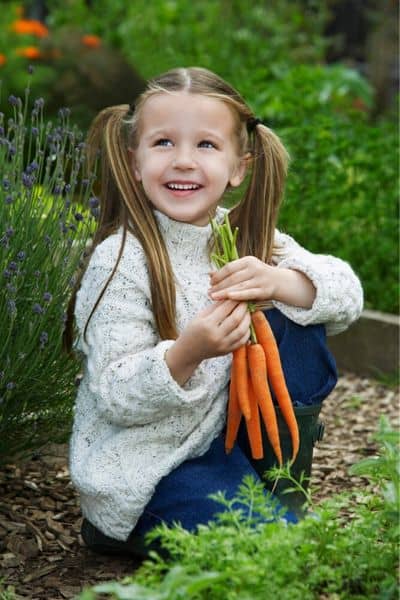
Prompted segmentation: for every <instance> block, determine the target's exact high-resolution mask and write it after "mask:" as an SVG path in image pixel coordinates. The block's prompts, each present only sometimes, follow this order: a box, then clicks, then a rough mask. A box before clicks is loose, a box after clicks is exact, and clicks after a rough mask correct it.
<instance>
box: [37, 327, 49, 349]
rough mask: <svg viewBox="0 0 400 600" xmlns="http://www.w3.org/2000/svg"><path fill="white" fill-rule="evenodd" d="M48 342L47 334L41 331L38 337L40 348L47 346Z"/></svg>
mask: <svg viewBox="0 0 400 600" xmlns="http://www.w3.org/2000/svg"><path fill="white" fill-rule="evenodd" d="M48 341H49V334H48V333H47V331H42V333H41V334H40V336H39V342H40V347H41V348H44V346H45V345H46V344H47V342H48Z"/></svg>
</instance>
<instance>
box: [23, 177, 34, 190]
mask: <svg viewBox="0 0 400 600" xmlns="http://www.w3.org/2000/svg"><path fill="white" fill-rule="evenodd" d="M33 182H34V178H33V177H32V176H30V175H28V174H27V173H22V185H24V186H25V187H26V188H27V189H28V190H30V189H32V187H33Z"/></svg>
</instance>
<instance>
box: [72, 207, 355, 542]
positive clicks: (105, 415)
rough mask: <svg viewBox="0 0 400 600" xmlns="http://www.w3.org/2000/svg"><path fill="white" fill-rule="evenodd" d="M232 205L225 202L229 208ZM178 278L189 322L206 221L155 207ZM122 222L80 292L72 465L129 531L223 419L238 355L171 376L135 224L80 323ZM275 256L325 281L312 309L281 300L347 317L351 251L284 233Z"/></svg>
mask: <svg viewBox="0 0 400 600" xmlns="http://www.w3.org/2000/svg"><path fill="white" fill-rule="evenodd" d="M224 212H225V211H223V210H222V209H219V211H218V215H219V217H220V218H222V217H223V214H224ZM155 215H156V218H157V221H158V224H159V227H160V231H161V233H162V235H163V237H164V239H165V242H166V245H167V249H168V252H169V255H170V259H171V263H172V267H173V271H174V275H175V278H176V308H177V326H178V331H181V330H182V329H183V328H184V327H185V326H186V325H187V324H188V322H189V321H190V320H191V319H192V318H193V317H194V316H195V315H196V314H197V313H198V312H199V311H200V310H201V309H203V308H204V307H205V306H207V305H208V304H210V302H211V301H210V299H209V298H208V295H207V290H208V288H209V272H210V270H212V269H213V266H212V265H211V263H210V260H209V255H208V241H209V238H210V235H211V229H210V226H206V227H197V226H194V225H188V224H186V223H179V222H177V221H173V220H171V219H169V218H168V217H167V216H165V215H163V214H162V213H160V212H158V211H155ZM121 239H122V230H121V229H120V230H119V231H118V232H117V233H116V234H114V235H111V236H110V237H108V238H107V239H106V240H104V241H103V242H102V243H101V244H99V245H98V246H97V248H96V249H95V251H94V253H93V255H92V257H91V259H90V262H89V265H88V268H87V270H86V272H85V275H84V277H83V280H82V283H81V287H80V289H79V291H78V294H77V301H76V308H75V317H76V324H77V328H78V339H77V342H76V348H77V350H78V351H80V352H81V353H82V356H83V379H82V381H81V384H80V386H79V390H78V394H77V399H76V405H75V417H74V426H73V433H72V437H71V442H70V472H71V477H72V481H73V483H74V485H75V487H76V488H77V490H78V491H79V493H80V501H81V508H82V513H83V515H84V516H85V517H86V518H87V519H88V520H89V521H90V522H91V523H92V524H93V525H95V526H96V527H97V528H98V529H100V530H101V531H102V532H103V533H105V534H106V535H108V536H110V537H112V538H115V539H119V540H126V539H127V538H128V536H129V534H130V533H131V531H132V529H133V528H134V526H135V524H136V522H137V520H138V519H139V517H140V515H141V514H142V512H143V510H144V508H145V506H146V504H147V503H148V502H149V500H150V498H151V496H152V494H153V492H154V489H155V486H156V485H157V483H158V482H159V481H160V479H161V478H162V477H164V476H165V475H167V474H168V473H170V472H171V470H173V469H174V468H176V467H177V466H178V465H180V464H181V463H182V462H183V461H185V460H188V459H190V458H194V457H196V456H201V455H202V454H204V453H205V452H206V451H207V450H208V448H209V447H210V445H211V443H212V441H213V440H214V439H215V438H216V437H217V436H218V434H219V433H220V432H221V430H222V428H223V426H224V422H225V411H226V402H227V388H228V382H229V374H230V365H231V355H227V356H222V357H217V358H212V359H208V360H205V361H203V362H202V363H201V365H200V366H199V367H198V368H197V369H196V371H195V372H194V374H193V375H192V377H190V379H189V380H188V382H187V383H186V384H185V385H184V386H182V387H181V386H179V385H178V384H177V382H176V381H175V380H174V379H173V378H172V376H171V374H170V371H169V369H168V367H167V364H166V362H165V360H164V356H165V353H166V351H167V350H168V348H169V347H170V346H171V345H172V344H173V343H174V341H173V340H164V341H161V340H160V338H159V336H158V333H157V330H156V326H155V320H154V315H153V313H152V309H151V295H150V285H149V277H148V270H147V266H146V260H145V256H144V252H143V249H142V247H141V245H140V244H139V242H138V240H137V239H136V238H135V237H134V236H133V235H131V234H128V235H127V240H126V245H125V248H124V252H123V254H122V258H121V260H120V263H119V266H118V268H117V271H116V273H115V275H114V276H113V278H112V280H111V282H110V284H109V285H108V287H107V290H106V292H105V294H104V295H103V297H102V299H101V301H100V303H99V305H98V307H97V308H96V310H95V312H94V314H93V316H92V318H91V320H90V323H89V326H88V328H87V335H86V341H85V340H84V339H83V330H84V328H85V324H86V321H87V319H88V317H89V315H90V312H91V310H92V307H93V306H94V303H95V302H96V300H97V298H98V296H99V294H100V292H101V290H102V289H103V286H104V284H105V282H106V281H107V279H108V277H109V275H110V274H111V271H112V269H113V267H114V265H115V262H116V259H117V256H118V252H119V249H120V245H121ZM276 242H277V243H278V244H279V245H280V246H281V247H282V252H281V253H280V254H279V257H278V256H275V257H274V262H275V264H276V265H277V267H278V268H279V267H281V266H283V267H290V268H295V269H297V270H300V271H303V272H304V273H306V274H307V276H308V277H310V279H311V280H312V281H313V283H314V285H315V286H316V288H317V296H316V299H315V302H314V305H313V307H312V308H311V309H310V310H304V309H298V308H294V307H289V306H285V305H282V304H281V303H274V304H275V305H276V306H277V307H279V309H280V310H281V311H282V312H283V313H285V314H286V315H287V316H288V317H289V318H290V319H292V320H293V321H295V322H297V323H299V324H309V323H316V322H319V323H320V322H323V323H326V325H327V327H328V330H332V331H336V330H342V329H344V328H346V327H347V326H348V325H349V323H350V322H351V321H353V320H355V319H356V318H357V317H358V316H359V314H360V311H361V307H362V291H361V286H360V283H359V281H358V279H357V277H356V276H355V274H354V273H353V271H352V270H351V268H350V267H349V266H348V265H347V264H346V263H344V262H343V261H341V260H339V259H336V258H333V257H330V256H320V255H318V256H317V255H314V254H312V253H310V252H307V251H306V250H304V249H303V248H301V247H300V246H299V245H298V244H297V243H296V242H295V241H294V240H292V238H290V237H289V236H286V235H284V234H281V233H279V232H277V233H276Z"/></svg>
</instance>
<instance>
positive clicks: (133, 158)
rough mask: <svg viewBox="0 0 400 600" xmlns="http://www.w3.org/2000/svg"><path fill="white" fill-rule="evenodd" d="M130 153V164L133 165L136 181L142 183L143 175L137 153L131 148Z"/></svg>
mask: <svg viewBox="0 0 400 600" xmlns="http://www.w3.org/2000/svg"><path fill="white" fill-rule="evenodd" d="M128 152H129V155H130V163H131V169H132V173H133V176H134V178H135V179H136V181H142V175H141V172H140V169H139V165H138V163H137V160H136V156H135V151H134V150H132V148H129V149H128Z"/></svg>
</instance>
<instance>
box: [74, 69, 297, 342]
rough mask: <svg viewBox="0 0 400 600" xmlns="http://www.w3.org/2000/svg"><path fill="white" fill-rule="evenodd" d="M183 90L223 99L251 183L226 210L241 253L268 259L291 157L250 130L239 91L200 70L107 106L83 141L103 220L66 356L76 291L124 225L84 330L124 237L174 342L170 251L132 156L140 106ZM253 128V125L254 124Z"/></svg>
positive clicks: (181, 72)
mask: <svg viewBox="0 0 400 600" xmlns="http://www.w3.org/2000/svg"><path fill="white" fill-rule="evenodd" d="M181 91H185V92H188V93H192V94H202V95H206V96H209V97H213V98H217V99H219V100H221V101H223V102H225V103H226V104H227V105H228V106H229V107H230V108H231V110H232V114H233V116H234V120H235V137H236V141H237V148H238V154H239V156H240V157H244V156H246V155H248V156H250V159H249V161H248V162H249V169H250V176H249V183H248V186H247V189H246V191H245V193H244V196H243V199H242V200H241V201H240V202H239V204H238V205H237V206H236V207H235V208H234V209H233V210H232V211H231V213H230V220H231V223H232V225H233V226H238V227H239V236H238V251H239V255H240V256H247V255H253V256H256V257H257V258H259V259H260V260H262V261H264V262H268V261H269V260H270V259H271V256H272V251H273V244H274V229H275V226H276V221H277V216H278V209H279V205H280V202H281V199H282V195H283V188H284V181H285V176H286V170H287V162H288V155H287V152H286V150H285V148H284V146H283V145H282V143H281V141H280V140H279V138H278V137H277V135H276V134H275V133H274V132H273V131H271V129H269V128H268V127H266V126H265V125H263V124H261V123H257V124H256V125H255V127H254V128H253V129H252V131H251V130H250V132H249V127H248V126H249V123H251V120H252V119H254V115H253V113H252V111H251V109H250V108H249V107H248V105H247V104H246V102H245V101H244V100H243V98H242V97H241V96H240V94H239V93H238V92H237V91H236V90H235V89H234V88H233V87H231V86H230V85H229V84H228V83H227V82H225V81H224V80H223V79H221V78H220V77H218V75H216V74H214V73H212V72H211V71H208V70H207V69H202V68H199V67H190V68H181V69H173V70H171V71H168V72H167V73H164V74H162V75H160V76H158V77H156V78H154V79H152V80H150V81H149V82H148V84H147V87H146V90H145V91H144V92H143V93H142V94H141V96H140V97H139V99H138V101H137V103H136V105H135V107H129V105H125V104H123V105H119V106H111V107H109V108H106V109H104V110H103V111H101V112H100V113H99V115H98V116H97V117H96V118H95V120H94V121H93V123H92V125H91V127H90V130H89V134H88V140H87V146H88V164H89V165H91V164H92V163H93V161H94V159H95V156H97V155H98V154H99V155H100V176H101V181H100V189H101V192H100V217H99V223H98V227H97V231H96V234H95V236H94V239H93V243H92V246H91V249H90V251H89V253H88V256H87V259H86V262H85V266H84V267H83V268H82V270H81V273H80V275H79V276H78V278H77V281H76V284H75V289H74V292H73V294H72V297H71V300H70V302H69V305H68V309H67V321H66V326H65V330H64V337H63V342H64V348H65V349H66V350H67V352H69V353H70V352H71V349H72V343H73V319H74V310H75V301H76V294H77V291H78V289H79V287H80V283H81V281H82V277H83V275H84V272H85V268H86V266H87V264H88V262H89V260H90V256H91V255H92V253H93V251H94V249H95V248H96V246H97V245H98V244H99V243H100V242H102V241H103V240H104V239H105V238H106V237H107V236H109V235H110V234H111V233H114V232H116V231H117V230H118V229H119V228H120V227H121V226H122V240H121V246H120V250H119V253H118V257H117V260H116V263H115V266H114V268H113V270H112V272H111V274H110V276H109V278H108V279H107V281H106V283H105V285H104V287H103V289H102V291H101V293H100V294H99V297H98V298H97V300H96V302H95V304H94V306H93V309H92V311H91V313H90V315H89V317H88V320H87V322H86V325H85V329H84V336H86V331H87V327H88V324H89V321H90V319H91V317H92V315H93V313H94V311H95V310H96V308H97V306H98V304H99V302H100V300H101V298H102V297H103V295H104V293H105V291H106V289H107V286H108V284H109V282H110V281H111V279H112V277H113V276H114V273H115V272H116V270H117V268H118V264H119V261H120V259H121V256H122V253H123V250H124V246H125V241H126V236H127V232H128V231H129V232H131V233H132V234H133V235H134V236H136V238H137V239H138V240H139V242H140V243H141V245H142V247H143V250H144V253H145V256H146V260H147V266H148V270H149V280H150V289H151V300H152V310H153V313H154V317H155V321H156V326H157V329H158V333H159V335H160V338H161V339H176V337H177V335H178V334H177V326H176V301H175V296H176V291H175V282H174V275H173V270H172V266H171V262H170V259H169V256H168V252H167V249H166V246H165V243H164V240H163V237H162V235H161V233H160V231H159V228H158V225H157V221H156V218H155V216H154V213H153V210H152V208H151V203H150V202H149V200H148V199H147V198H146V196H145V194H144V192H143V189H142V187H141V185H140V184H139V183H138V182H136V180H135V178H134V176H133V173H132V165H131V160H130V156H129V150H130V149H135V148H136V147H137V145H138V141H139V136H140V113H141V109H142V106H143V104H144V103H145V102H146V100H147V99H148V98H149V97H150V96H153V95H154V94H161V93H166V92H181ZM253 123H254V121H253Z"/></svg>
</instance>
